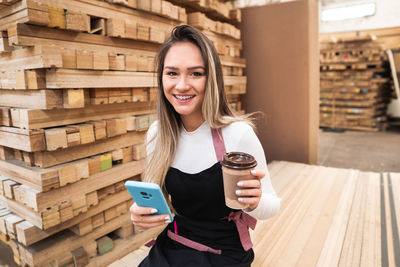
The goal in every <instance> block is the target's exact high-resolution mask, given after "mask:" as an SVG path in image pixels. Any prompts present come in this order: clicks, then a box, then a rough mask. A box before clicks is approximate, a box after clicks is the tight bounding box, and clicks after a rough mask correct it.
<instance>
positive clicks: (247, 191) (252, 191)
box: [235, 189, 262, 197]
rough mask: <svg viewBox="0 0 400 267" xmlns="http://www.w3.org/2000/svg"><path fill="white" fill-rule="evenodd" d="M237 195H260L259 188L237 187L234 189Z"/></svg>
mask: <svg viewBox="0 0 400 267" xmlns="http://www.w3.org/2000/svg"><path fill="white" fill-rule="evenodd" d="M235 193H236V195H237V196H238V197H261V194H262V191H261V189H238V190H236V192H235Z"/></svg>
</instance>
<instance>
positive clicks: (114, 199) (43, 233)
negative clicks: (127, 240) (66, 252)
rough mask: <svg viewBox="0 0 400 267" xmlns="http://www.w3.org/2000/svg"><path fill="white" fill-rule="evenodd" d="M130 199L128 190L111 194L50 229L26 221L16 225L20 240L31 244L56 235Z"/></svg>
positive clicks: (27, 244) (22, 242)
mask: <svg viewBox="0 0 400 267" xmlns="http://www.w3.org/2000/svg"><path fill="white" fill-rule="evenodd" d="M129 199H131V197H130V195H129V193H128V192H126V191H122V192H118V193H116V194H114V195H112V196H109V197H108V198H107V199H106V200H105V201H101V202H100V203H99V204H98V205H97V206H95V207H92V208H89V209H88V211H87V212H86V213H83V214H80V215H78V216H75V217H73V218H72V219H71V220H69V221H67V222H65V223H62V224H59V225H57V226H54V227H52V228H50V229H48V230H42V229H40V228H39V227H37V226H35V225H34V224H32V223H30V222H28V221H25V222H24V223H21V224H18V225H16V229H17V238H18V242H20V243H21V244H23V245H25V246H29V245H31V244H34V243H36V242H38V241H40V240H43V239H45V238H47V237H49V236H51V235H54V234H55V233H58V232H60V231H62V230H64V229H67V228H70V227H72V226H74V225H76V224H78V223H80V222H82V221H85V220H87V219H89V218H91V217H93V216H95V215H97V214H100V213H102V212H103V211H105V210H107V209H109V208H111V207H113V206H115V205H118V204H119V203H121V202H123V201H127V200H129Z"/></svg>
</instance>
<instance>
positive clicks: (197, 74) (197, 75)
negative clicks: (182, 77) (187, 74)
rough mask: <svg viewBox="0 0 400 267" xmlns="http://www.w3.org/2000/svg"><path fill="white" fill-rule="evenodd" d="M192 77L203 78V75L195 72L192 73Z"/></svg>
mask: <svg viewBox="0 0 400 267" xmlns="http://www.w3.org/2000/svg"><path fill="white" fill-rule="evenodd" d="M192 75H193V76H195V77H200V76H203V73H202V72H198V71H195V72H193V73H192Z"/></svg>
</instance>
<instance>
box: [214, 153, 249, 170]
mask: <svg viewBox="0 0 400 267" xmlns="http://www.w3.org/2000/svg"><path fill="white" fill-rule="evenodd" d="M221 164H222V166H224V167H226V168H230V169H237V170H245V169H251V168H254V167H255V166H257V161H256V159H255V158H254V157H253V156H252V155H250V154H247V153H244V152H229V153H226V154H225V155H224V158H223V159H222V162H221Z"/></svg>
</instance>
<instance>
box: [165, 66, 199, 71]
mask: <svg viewBox="0 0 400 267" xmlns="http://www.w3.org/2000/svg"><path fill="white" fill-rule="evenodd" d="M164 69H171V70H177V69H179V68H178V67H174V66H165V67H164ZM187 69H188V70H194V69H203V70H205V69H206V68H204V67H203V66H193V67H189V68H187Z"/></svg>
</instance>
